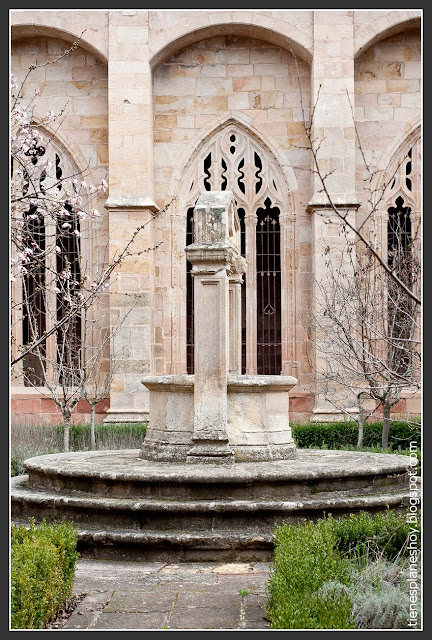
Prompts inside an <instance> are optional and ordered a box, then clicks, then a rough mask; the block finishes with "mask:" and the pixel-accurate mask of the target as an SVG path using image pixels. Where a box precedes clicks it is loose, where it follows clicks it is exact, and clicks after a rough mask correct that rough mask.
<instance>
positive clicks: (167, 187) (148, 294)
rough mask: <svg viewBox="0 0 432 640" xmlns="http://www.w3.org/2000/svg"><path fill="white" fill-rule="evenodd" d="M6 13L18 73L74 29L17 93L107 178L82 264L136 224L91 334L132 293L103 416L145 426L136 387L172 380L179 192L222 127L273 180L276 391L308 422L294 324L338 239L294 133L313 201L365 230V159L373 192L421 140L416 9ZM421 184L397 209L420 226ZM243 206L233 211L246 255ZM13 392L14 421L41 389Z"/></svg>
mask: <svg viewBox="0 0 432 640" xmlns="http://www.w3.org/2000/svg"><path fill="white" fill-rule="evenodd" d="M10 16H11V25H12V55H11V68H12V71H13V73H14V74H15V75H16V76H17V78H18V79H19V78H22V77H23V76H24V74H25V72H26V70H27V69H28V67H29V66H30V65H31V64H34V63H39V62H45V61H46V59H47V58H49V57H50V56H54V55H55V54H57V53H60V52H63V51H64V50H65V49H66V48H67V46H68V45H70V43H72V42H73V41H75V40H76V39H77V38H78V37H79V36H80V34H81V32H82V31H83V29H85V31H84V33H83V34H82V37H81V40H80V45H79V47H78V48H77V49H76V51H74V52H73V53H72V54H71V55H70V56H69V57H67V58H65V59H63V60H62V61H61V62H60V63H59V64H56V65H52V66H46V67H43V68H41V69H38V70H37V71H36V72H34V74H33V76H32V83H31V85H28V87H27V90H28V91H31V90H33V89H36V88H37V89H39V91H40V97H39V99H38V107H37V108H38V111H39V113H40V114H43V113H44V112H46V111H48V110H50V109H53V110H60V109H62V108H63V107H65V106H66V108H65V119H64V122H63V124H62V126H61V128H60V130H59V134H60V135H58V134H57V133H56V134H55V139H56V142H57V144H58V145H60V146H61V147H62V148H63V149H64V151H65V153H67V155H68V157H70V160H71V162H73V163H74V165H75V166H76V167H77V168H78V169H79V170H81V169H83V168H85V167H86V166H87V165H89V166H90V167H91V170H92V179H93V180H94V181H95V182H96V181H98V180H100V179H101V178H104V179H107V180H108V183H109V194H108V197H106V195H105V196H104V198H103V199H101V200H100V202H99V203H98V207H99V210H100V211H103V209H104V207H105V210H106V211H105V213H106V215H103V216H101V218H100V223H99V226H97V225H95V227H94V228H93V229H91V233H89V234H88V238H87V245H86V246H87V248H86V251H87V255H88V256H90V257H91V260H92V262H93V264H94V265H95V268H96V267H97V265H100V264H101V263H102V261H103V256H104V255H109V256H110V257H113V256H114V255H115V253H116V251H117V250H118V249H119V248H120V247H121V246H122V245H123V244H124V242H125V240H126V239H127V238H129V237H130V236H131V235H132V233H133V232H134V231H135V229H136V227H137V226H138V225H141V224H143V223H145V222H148V224H147V225H146V227H145V229H144V231H143V232H142V233H141V234H140V236H139V241H138V244H137V245H136V250H137V251H144V250H146V249H149V250H148V251H147V252H145V253H142V254H141V255H140V257H139V259H137V258H136V257H131V258H129V259H128V260H127V261H126V262H125V263H124V264H123V266H122V270H121V273H122V275H121V278H120V280H118V281H117V282H116V283H114V284H113V286H112V288H111V290H110V294H109V295H108V296H106V298H107V299H106V300H105V302H104V304H105V306H106V308H107V310H108V309H109V313H107V314H106V327H105V328H107V327H108V325H109V324H111V325H114V324H115V322H116V321H117V319H118V318H122V317H123V316H125V315H126V314H127V311H128V309H129V308H130V300H131V296H133V297H134V304H135V306H134V308H133V311H132V312H131V313H129V314H128V315H127V317H126V320H125V322H124V324H123V325H122V331H121V333H120V334H119V335H118V346H119V347H120V348H121V349H122V351H121V354H122V355H121V357H120V356H119V362H118V365H119V366H118V368H117V372H116V374H115V376H114V380H113V384H112V388H111V395H110V408H109V409H108V413H107V420H113V421H118V420H136V419H140V418H142V417H145V416H146V415H147V413H148V402H149V399H148V392H147V391H146V390H145V389H144V388H143V386H142V384H141V380H142V378H143V375H147V374H157V375H164V374H166V375H169V374H185V373H187V358H186V342H187V308H186V296H187V277H186V257H185V245H186V227H187V211H188V208H189V207H190V206H191V203H190V202H189V200H188V197H189V196H188V194H189V191H190V189H191V188H192V186H191V185H192V183H193V176H199V175H201V178H200V179H203V180H204V179H205V175H204V173H205V172H203V171H201V169H200V167H201V165H200V164H199V163H200V162H201V163H202V162H204V161H205V158H206V157H207V156H206V154H208V153H213V154H215V153H216V151H214V150H215V149H216V148H217V149H219V151H218V153H222V151H220V150H221V149H223V141H222V140H221V141H220V142H218V141H217V138H218V136H220V137H223V135H224V131H225V129H226V128H228V127H232V128H233V131H235V132H236V134H237V135H238V136H239V138H242V139H244V140H245V143H244V144H245V145H246V146H247V148H250V149H254V150H255V151H256V152H257V153H258V155H259V156H260V162H261V163H262V165H261V170H260V171H258V174H259V176H260V177H261V176H262V177H263V180H264V182H265V180H267V183H266V184H267V186H268V189H270V190H271V189H273V194H275V191H274V187H273V186H272V184H271V180H270V179H269V175H270V174H271V175H274V176H277V178H275V180H276V183H277V185H278V189H277V191H278V194H279V197H280V200H279V201H278V203H279V204H278V207H279V225H280V253H281V335H282V338H281V351H282V356H281V358H282V364H281V373H282V374H286V375H292V376H294V377H295V378H297V379H298V380H299V383H298V385H296V387H295V388H293V389H292V391H291V392H290V415H291V419H292V420H304V419H307V418H309V417H310V416H311V415H312V414H313V410H314V409H315V411H316V412H317V411H318V413H319V410H320V407H319V390H317V389H316V385H315V381H314V373H313V358H314V352H313V348H312V346H313V345H312V342H311V340H310V320H309V314H310V311H311V309H312V308H313V304H314V296H315V295H316V290H315V280H316V278H317V277H318V276H320V275H322V270H323V241H324V239H325V242H326V243H327V244H330V245H332V246H335V247H337V245H338V243H339V242H340V238H339V235H338V224H337V221H336V222H333V221H332V220H331V217H330V214H329V211H328V208H326V200H325V198H324V197H323V194H322V190H321V186H320V183H319V180H318V179H317V177H316V175H314V174H313V172H312V171H311V167H312V163H311V156H310V152H309V151H308V149H307V138H306V135H305V127H304V122H306V123H309V122H310V113H311V108H313V110H314V117H313V119H312V126H313V136H315V137H316V138H317V139H320V140H322V144H321V145H320V148H319V152H318V158H319V161H320V166H321V167H322V168H323V170H324V171H325V172H329V173H330V175H329V178H328V183H327V186H328V189H329V191H330V193H331V195H332V198H333V199H334V201H335V202H337V203H338V204H339V205H341V206H343V207H346V208H347V210H349V211H350V214H349V215H350V216H352V217H353V219H357V221H358V222H359V221H362V220H363V219H364V218H365V216H366V215H367V211H368V209H367V201H368V194H367V189H366V188H365V184H366V183H365V181H364V178H365V169H364V163H363V156H362V152H363V153H364V155H365V157H366V160H367V162H369V163H370V164H371V166H372V168H373V169H374V170H375V174H374V176H376V177H374V183H373V186H374V187H379V185H380V184H384V183H385V180H386V176H387V180H388V176H389V175H391V173H392V172H394V171H395V170H396V169H397V167H398V164H400V161H401V159H403V157H404V156H403V154H404V153H405V154H406V152H407V150H408V149H409V148H411V147H412V146H413V145H415V144H418V140H419V137H420V122H421V102H420V101H421V97H420V96H421V54H420V44H421V31H420V28H421V16H422V12H421V10H376V11H375V10H316V11H308V10H305V11H302V10H274V11H261V10H234V11H226V10H210V11H205V10H160V11H156V10H150V11H148V10H130V9H128V10H120V9H119V10H94V9H89V10H64V11H63V10H62V11H54V10H53V11H51V10H11V13H10ZM356 129H357V132H358V134H359V137H360V140H361V143H362V152H361V151H360V149H359V146H358V144H357V143H356V135H355V130H356ZM218 145H219V146H218ZM212 150H213V151H212ZM221 157H222V156H221ZM212 161H214V158H213V160H212ZM395 168H396V169H395ZM199 171H201V174H199ZM209 171H210V169H209ZM212 171H213V169H212ZM197 172H198V173H197ZM246 173H247V172H246ZM246 173H245V176H246V177H245V182H246V178H247V175H246ZM250 174H251V178H250V180H252V183H251V184H253V180H254V179H255V178H256V175H255V177H254V176H253V175H252V173H251V172H250ZM212 175H213V179H214V172H213V174H212ZM232 175H234V173H233V174H232ZM221 179H222V178H221ZM419 181H420V177H419V176H418V180H417V182H416V185H415V188H416V189H417V191H416V194H415V197H414V199H413V202H412V204H411V209H412V212H413V220H415V224H417V226H419V220H420V218H419V215H420V209H419V206H420V205H419V194H420V187H419V184H420V182H419ZM264 182H263V184H264ZM212 188H214V189H215V190H218V189H219V188H222V187H220V186H219V187H218V186H214V187H212ZM227 188H228V189H229V188H230V185H229V184H228V185H227ZM173 197H175V198H176V200H175V201H174V202H173V203H172V204H171V206H170V207H169V208H168V209H167V210H166V211H164V210H163V209H164V208H165V207H166V205H167V203H168V202H170V201H171V199H172V198H173ZM273 202H274V199H273ZM384 204H385V203H383V207H382V211H381V217H380V224H381V225H382V229H383V233H384V232H385V231H384V221H385V215H386V209H385V207H384ZM258 205H259V206H263V205H262V203H261V204H260V203H259V202H258V201H256V203H255V201H253V198H250V199H249V200H248V201H247V202H246V201H245V205H244V207H245V210H246V214H245V225H246V243H250V242H252V235H253V234H254V233H255V232H254V231H253V230H254V228H255V225H256V219H255V213H256V207H257V206H258ZM254 207H255V209H254ZM158 211H160V212H161V213H159V214H158V215H155V214H157V212H158ZM251 260H252V262H253V260H254V258H253V257H249V259H248V262H249V267H248V271H249V273H253V266H254V265H253V264H252V268H251ZM251 277H252V276H251ZM248 286H249V293H248V294H247V296H248V297H247V301H246V304H247V309H248V311H247V321H246V325H247V326H246V342H247V345H248V346H247V353H248V354H249V356H247V357H248V360H247V372H248V373H250V374H256V373H257V370H256V366H257V365H256V357H255V356H253V352H254V349H255V347H256V330H257V328H256V324H257V323H256V320H255V319H254V318H255V317H256V307H254V306H253V304H254V303H253V297H254V291H255V289H256V283H255V284H254V283H253V282H249V284H248ZM254 287H255V289H254ZM102 330H103V327H102ZM95 339H96V340H97V336H96V337H95ZM15 384H17V383H15V382H13V383H12V407H13V413H14V414H21V416H24V417H25V418H26V419H32V418H33V417H34V416H35V414H38V413H39V411H42V409H39V408H38V407H39V404H40V402H41V400H40V398H39V395H38V392H37V391H34V390H32V389H29V388H23V387H18V386H15ZM36 399H37V400H36ZM43 402H45V400H43ZM38 403H39V404H38ZM419 407H420V405H419V402H418V401H416V400H415V399H413V398H412V397H410V396H408V397H407V398H404V399H403V400H402V401H401V403H400V405H399V407H398V410H399V411H400V413H404V412H406V411H407V412H410V413H419ZM43 412H44V414H46V413H47V410H46V409H44V410H43ZM48 413H49V412H48ZM84 413H85V412H84ZM52 414H53V418H52V419H53V421H56V420H57V417H56V416H55V414H54V411H53V412H52ZM82 417H83V414H81V413H77V414H76V419H77V420H79V419H81V418H82ZM47 419H48V418H47Z"/></svg>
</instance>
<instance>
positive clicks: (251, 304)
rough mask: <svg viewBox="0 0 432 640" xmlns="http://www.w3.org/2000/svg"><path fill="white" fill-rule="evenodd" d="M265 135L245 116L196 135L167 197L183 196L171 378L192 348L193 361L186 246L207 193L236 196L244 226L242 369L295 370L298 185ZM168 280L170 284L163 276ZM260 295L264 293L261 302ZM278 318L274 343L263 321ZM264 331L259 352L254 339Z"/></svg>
mask: <svg viewBox="0 0 432 640" xmlns="http://www.w3.org/2000/svg"><path fill="white" fill-rule="evenodd" d="M260 133H261V132H259V131H257V128H256V127H255V126H252V125H251V123H250V122H249V121H248V119H247V117H241V115H239V116H237V115H230V116H229V117H227V118H224V119H223V120H222V121H221V120H217V121H216V122H215V123H214V126H213V127H212V129H211V130H210V132H208V133H206V134H205V135H203V134H201V133H200V134H198V135H197V136H196V137H195V138H194V140H193V141H192V144H190V145H188V147H187V149H185V151H184V153H183V155H182V157H181V160H180V161H179V162H178V163H177V166H176V169H175V171H174V175H173V176H172V180H171V185H170V193H176V190H177V189H178V191H177V193H178V196H179V197H178V201H177V202H178V205H177V211H176V212H174V211H173V212H172V214H171V216H170V219H171V251H170V267H171V275H170V282H171V286H173V284H175V289H172V297H171V310H170V326H171V327H172V331H171V336H172V337H171V344H170V353H167V355H168V357H167V361H168V362H170V363H171V364H170V365H168V370H167V371H166V372H167V373H169V372H171V373H186V370H187V357H186V344H187V342H189V360H190V349H191V348H192V346H193V344H192V341H191V339H190V332H191V330H192V329H191V326H190V313H191V301H190V300H189V308H188V309H187V297H186V290H187V289H188V286H189V287H190V285H191V283H190V282H189V285H188V277H189V276H188V274H187V262H186V257H185V254H184V247H185V246H186V244H188V243H190V242H191V241H192V227H191V222H192V220H191V217H192V212H193V207H194V206H195V202H196V200H197V199H198V197H199V195H200V194H201V193H202V192H204V191H205V190H210V189H211V190H224V189H229V190H231V191H233V193H234V197H235V198H236V201H237V206H238V211H239V215H240V218H241V222H242V229H243V233H242V236H243V241H242V243H243V254H244V255H245V257H246V259H247V260H248V262H249V266H248V272H247V274H246V290H245V291H244V293H243V309H244V314H245V318H246V320H245V323H244V336H243V338H244V345H243V348H244V349H243V351H244V362H243V364H244V367H243V368H244V369H245V368H246V370H247V372H248V373H256V372H257V370H259V369H260V367H261V372H263V373H264V372H266V373H281V372H283V373H287V372H288V371H291V367H292V363H293V361H294V360H295V357H294V348H295V347H294V345H295V344H296V340H295V337H294V336H293V332H294V331H295V324H296V323H295V308H296V303H295V300H296V278H295V272H294V265H295V252H296V244H297V241H296V230H295V210H294V204H293V203H294V196H295V191H294V189H295V190H296V189H297V181H296V179H295V175H294V172H293V170H292V168H291V167H289V166H288V165H287V163H286V160H285V159H283V158H281V155H280V153H279V152H278V150H277V148H276V145H275V144H274V143H273V142H272V140H271V139H270V138H269V137H268V136H266V135H265V134H264V135H262V136H261V135H259V134H260ZM193 145H195V147H194V148H192V147H193ZM279 159H280V160H281V161H280V162H279ZM281 165H282V166H281ZM258 224H260V228H259V233H258V229H257V225H258ZM264 245H265V246H266V247H267V245H268V246H271V247H272V248H271V250H267V249H265V248H264ZM270 263H271V264H270ZM264 275H265V276H266V277H265V278H264ZM267 280H268V281H269V282H270V281H272V284H271V288H272V292H274V293H272V294H271V295H272V296H273V297H272V300H269V299H267V298H268V296H269V295H270V293H269V292H270V289H269V286H268V284H267V282H266V281H267ZM164 281H165V282H166V285H168V280H167V278H166V277H165V278H164ZM258 283H259V286H258ZM168 286H169V285H168ZM257 291H260V292H261V293H260V295H258V294H257ZM259 305H261V306H262V314H260V313H259V309H258V307H259ZM167 311H168V310H167ZM276 315H277V320H276V322H275V323H274V326H273V329H272V330H273V338H272V340H267V338H265V337H264V336H265V335H267V334H266V331H267V328H266V322H263V321H261V318H262V317H265V319H267V320H269V319H270V316H273V317H272V319H276ZM188 316H189V329H188V328H187V325H188ZM267 324H268V323H267ZM260 331H261V335H262V339H261V343H262V345H264V346H262V345H261V347H262V348H261V347H260V346H259V342H260V341H259V339H258V337H257V335H258V333H259V332H260ZM188 333H189V339H188ZM275 336H276V338H275ZM269 342H271V343H272V344H274V345H275V346H274V352H275V353H276V352H277V354H278V355H273V356H271V358H273V365H271V366H272V367H273V369H271V367H270V369H267V371H264V369H263V367H264V365H263V364H260V363H259V362H258V360H257V357H258V356H257V350H259V349H260V348H261V351H264V352H266V353H267V355H266V357H267V356H268V353H269V349H267V347H268V343H269ZM266 350H267V351H266ZM170 356H171V357H170ZM269 357H270V356H269ZM189 366H190V362H189ZM276 369H277V370H276Z"/></svg>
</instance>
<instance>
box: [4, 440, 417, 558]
mask: <svg viewBox="0 0 432 640" xmlns="http://www.w3.org/2000/svg"><path fill="white" fill-rule="evenodd" d="M138 453H139V451H138V450H135V449H134V450H127V451H93V452H83V453H67V454H66V453H64V454H53V455H48V456H40V457H37V458H32V459H30V460H28V461H26V462H25V465H26V468H27V471H28V476H18V477H15V478H12V479H11V500H12V505H11V509H12V520H13V521H14V522H15V521H16V522H18V521H21V522H28V520H29V518H30V517H34V518H35V520H36V521H37V522H39V521H41V520H42V519H43V518H45V519H46V520H47V521H61V520H62V519H66V520H69V521H72V522H74V523H75V525H76V526H77V528H78V531H79V550H80V552H81V553H83V554H85V555H86V556H88V555H90V556H91V557H100V558H103V557H105V558H110V557H112V558H117V557H118V558H124V559H128V558H129V559H141V558H142V559H147V560H152V561H155V560H158V561H159V560H165V559H169V560H170V561H176V562H177V561H179V562H180V561H190V560H196V561H209V560H218V561H234V560H236V559H237V560H242V561H252V560H256V561H260V560H266V559H269V558H270V556H271V553H272V535H273V532H274V527H275V525H276V524H282V523H283V522H284V521H289V522H298V521H299V520H301V519H304V518H306V519H316V518H319V517H323V516H324V515H325V514H327V515H328V514H330V513H331V514H333V515H334V516H335V517H337V516H338V515H342V514H346V513H353V512H359V511H369V512H377V511H384V510H385V509H387V507H390V508H392V509H404V510H405V511H406V509H407V504H408V501H409V477H410V475H409V468H410V466H411V465H412V461H411V460H410V458H409V457H408V456H401V455H387V454H369V453H359V452H352V451H321V450H316V451H314V450H303V451H301V450H300V451H299V452H298V454H299V455H298V458H297V459H296V460H295V461H294V460H285V461H281V460H278V461H272V462H265V463H235V464H233V465H232V466H229V467H224V468H221V467H220V466H217V465H188V464H174V463H160V462H149V461H143V460H142V459H140V458H139V457H138Z"/></svg>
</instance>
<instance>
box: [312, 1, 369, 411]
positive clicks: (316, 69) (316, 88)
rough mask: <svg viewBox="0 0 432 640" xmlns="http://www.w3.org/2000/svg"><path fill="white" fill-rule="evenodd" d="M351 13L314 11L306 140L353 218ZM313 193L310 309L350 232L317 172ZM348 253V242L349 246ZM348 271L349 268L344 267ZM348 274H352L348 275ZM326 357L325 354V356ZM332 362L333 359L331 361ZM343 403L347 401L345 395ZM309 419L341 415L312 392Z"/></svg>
mask: <svg viewBox="0 0 432 640" xmlns="http://www.w3.org/2000/svg"><path fill="white" fill-rule="evenodd" d="M353 26H354V23H353V12H352V11H345V10H344V11H342V10H341V11H339V10H337V11H331V12H330V11H314V24H313V31H314V58H313V64H312V92H311V102H312V107H314V108H313V117H312V123H311V124H312V139H313V145H314V148H315V150H316V155H317V166H318V170H319V173H320V174H321V177H322V178H324V182H325V187H326V190H327V192H328V194H329V196H330V199H331V202H332V203H333V204H334V205H335V206H336V207H337V209H338V210H339V211H341V212H343V214H344V215H347V216H348V217H349V220H350V221H351V222H354V221H355V212H356V210H357V208H358V207H359V206H360V202H358V200H357V198H356V192H355V129H354V119H353V114H354V50H353ZM313 191H314V193H313V196H312V199H311V201H310V202H309V203H308V207H307V210H308V211H309V212H310V213H311V215H312V255H313V278H314V285H313V298H314V299H313V313H314V315H316V314H317V313H318V309H319V295H320V293H319V287H318V286H317V283H318V282H321V283H325V281H326V278H327V275H326V274H327V267H326V265H325V251H328V252H330V253H331V252H332V251H336V252H340V251H341V250H343V249H344V248H345V245H346V241H347V239H348V241H349V242H351V243H353V240H354V237H353V233H352V232H349V233H347V234H346V235H344V234H343V233H341V226H342V223H341V220H340V218H339V217H338V215H337V214H336V213H335V212H334V211H333V209H332V207H331V206H330V202H329V198H328V196H327V194H326V193H325V192H324V190H323V184H322V180H321V178H320V176H319V175H318V172H315V173H314V174H313ZM352 250H353V251H354V246H352ZM346 268H347V269H349V266H348V265H347V267H346ZM348 277H353V274H351V275H350V274H349V275H348ZM320 338H321V336H320V333H319V332H316V334H315V346H316V358H315V369H316V371H319V370H320V365H321V361H320V358H322V357H323V352H324V350H323V349H322V350H321V349H320ZM325 357H326V360H327V362H328V359H329V358H331V354H326V356H325ZM334 366H335V367H336V366H337V363H334ZM347 403H348V404H352V399H351V402H350V400H349V399H348V398H347ZM313 414H314V416H313V418H312V419H315V420H317V421H321V420H335V419H341V418H342V417H343V414H342V413H340V412H339V411H337V410H336V409H335V408H334V407H333V405H332V404H331V403H330V402H328V401H326V400H324V398H323V397H322V395H321V394H320V393H319V392H318V393H317V396H316V405H315V408H314V411H313Z"/></svg>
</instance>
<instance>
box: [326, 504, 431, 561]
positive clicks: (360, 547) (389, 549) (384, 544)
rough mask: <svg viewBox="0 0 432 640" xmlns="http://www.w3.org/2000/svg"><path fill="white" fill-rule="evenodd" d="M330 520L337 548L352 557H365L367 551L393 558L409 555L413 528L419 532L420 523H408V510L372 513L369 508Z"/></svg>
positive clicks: (389, 558) (330, 518)
mask: <svg viewBox="0 0 432 640" xmlns="http://www.w3.org/2000/svg"><path fill="white" fill-rule="evenodd" d="M327 522H328V523H329V526H330V527H331V530H332V532H333V534H334V536H335V537H336V541H337V548H338V549H339V551H341V552H342V553H344V554H348V555H350V556H351V557H355V558H359V557H360V558H363V557H364V555H365V554H367V553H374V554H375V555H378V554H379V555H380V556H383V557H385V558H387V559H388V560H392V559H394V558H396V557H397V556H399V555H402V556H407V555H408V554H409V551H408V550H407V540H408V535H409V532H410V529H411V528H413V529H415V530H416V531H417V532H418V533H419V538H420V523H419V522H418V523H413V524H411V523H408V522H407V521H406V514H404V513H397V512H396V511H392V510H390V509H389V510H387V511H386V512H383V513H377V514H375V515H371V514H370V513H367V512H366V511H362V512H361V513H357V514H354V513H350V514H349V515H344V516H342V517H340V518H337V519H335V518H332V517H331V516H329V518H328V520H327Z"/></svg>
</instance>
